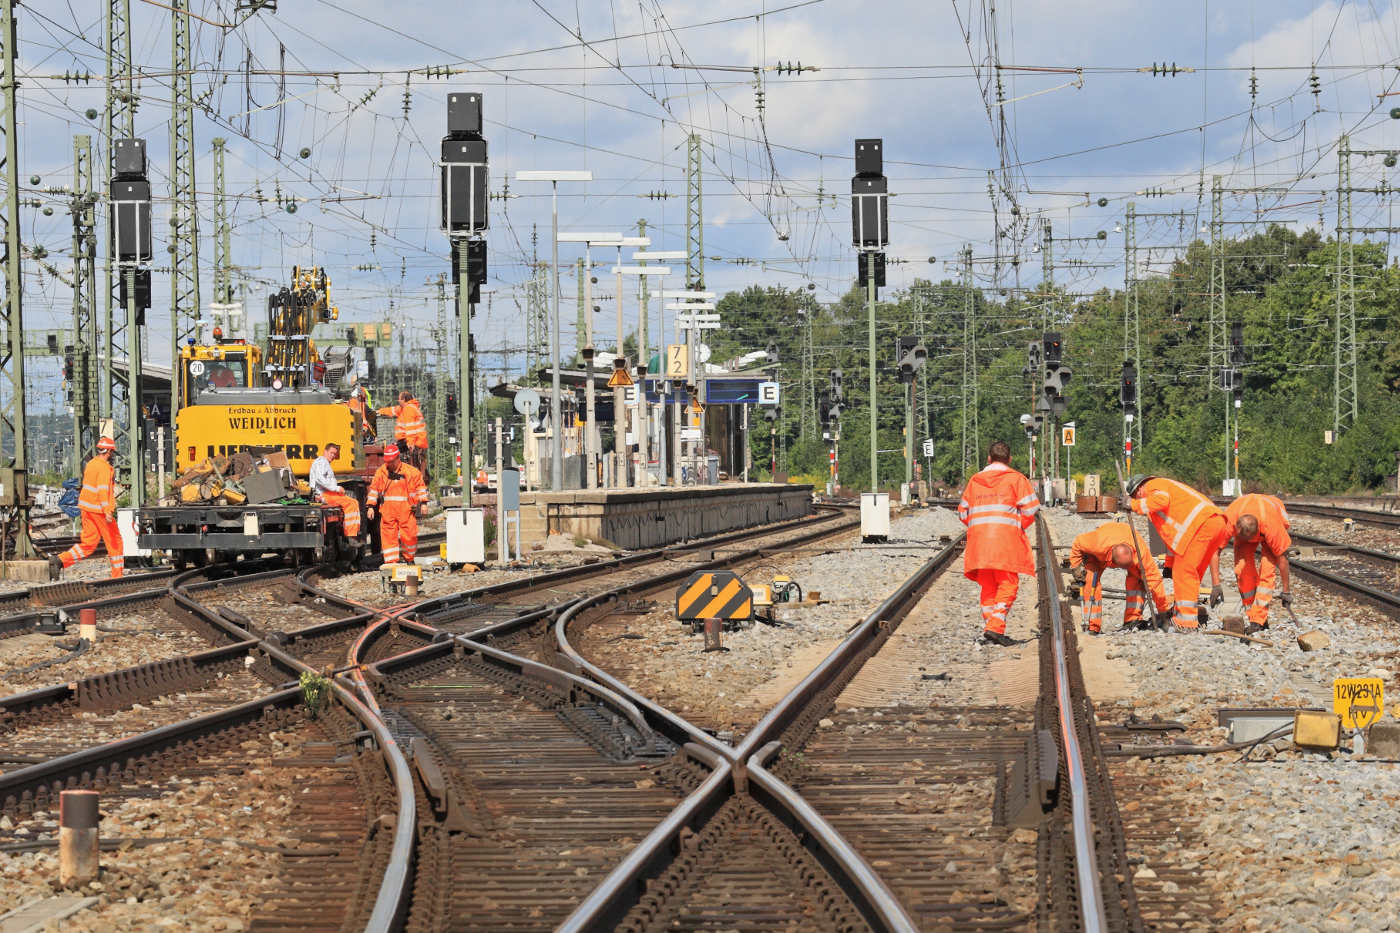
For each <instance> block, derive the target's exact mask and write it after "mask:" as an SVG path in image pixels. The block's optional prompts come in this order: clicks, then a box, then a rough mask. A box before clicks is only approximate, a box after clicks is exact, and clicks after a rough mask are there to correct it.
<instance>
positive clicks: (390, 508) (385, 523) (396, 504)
mask: <svg viewBox="0 0 1400 933" xmlns="http://www.w3.org/2000/svg"><path fill="white" fill-rule="evenodd" d="M381 500H382V501H383V503H384V511H383V514H382V515H381V516H380V519H379V540H380V544H381V548H382V550H383V552H384V563H386V564H397V563H399V561H400V559H402V560H403V562H404V563H405V564H411V563H413V558H414V557H416V556H417V554H418V515H419V513H421V511H422V510H423V509H424V508H426V503H427V501H428V488H427V487H426V486H424V485H423V474H422V473H419V472H418V469H417V468H416V467H414V466H413V465H412V464H408V463H400V462H399V449H398V448H397V447H388V448H385V450H384V464H383V465H382V466H381V467H380V468H379V469H378V470H375V471H374V478H373V479H372V480H370V484H369V496H368V497H367V499H366V500H365V504H366V506H367V511H366V513H365V514H366V515H368V516H369V518H370V520H371V521H372V520H373V519H374V515H375V511H376V509H377V507H378V506H379V503H380V501H381Z"/></svg>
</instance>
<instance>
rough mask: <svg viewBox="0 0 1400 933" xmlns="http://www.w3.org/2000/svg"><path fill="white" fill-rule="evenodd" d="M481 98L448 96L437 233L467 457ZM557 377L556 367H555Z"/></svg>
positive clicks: (480, 194) (484, 200) (480, 205)
mask: <svg viewBox="0 0 1400 933" xmlns="http://www.w3.org/2000/svg"><path fill="white" fill-rule="evenodd" d="M482 108H483V101H482V95H481V93H480V92H479V91H450V92H448V94H447V135H446V136H444V137H443V139H442V150H441V152H442V159H441V162H440V163H439V168H440V170H441V189H440V192H439V194H440V199H441V207H442V217H441V220H442V224H441V226H442V232H443V233H445V234H446V235H447V238H448V240H449V241H450V242H451V244H452V259H453V262H452V283H453V284H454V285H455V286H457V319H458V321H459V324H458V328H457V331H458V337H459V341H460V342H459V345H458V373H457V376H458V380H457V385H458V387H459V390H460V392H461V393H462V397H461V404H460V406H459V410H458V424H457V426H456V427H457V432H456V433H457V436H458V437H459V438H461V446H462V450H464V451H466V452H467V454H468V456H470V454H471V449H472V434H471V418H472V383H471V377H472V372H471V365H472V338H471V319H472V313H473V308H474V306H475V305H476V304H477V303H478V302H479V301H480V300H481V286H482V285H483V284H485V282H486V240H485V239H483V238H482V235H483V234H484V233H485V232H486V230H488V229H489V228H490V217H489V215H488V213H487V209H486V208H487V205H488V203H489V200H490V199H489V198H488V197H487V180H488V177H489V176H488V164H489V159H488V152H487V145H486V139H485V137H483V136H482V134H481V130H482ZM555 369H556V376H557V371H558V365H557V364H556V366H555ZM462 504H463V505H464V506H470V505H471V484H470V483H463V484H462Z"/></svg>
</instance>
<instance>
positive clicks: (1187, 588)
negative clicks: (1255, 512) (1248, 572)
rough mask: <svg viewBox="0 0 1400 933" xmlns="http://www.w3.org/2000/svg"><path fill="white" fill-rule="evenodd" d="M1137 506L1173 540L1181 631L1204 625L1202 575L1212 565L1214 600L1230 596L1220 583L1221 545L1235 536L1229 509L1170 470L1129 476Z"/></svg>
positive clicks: (1134, 508) (1175, 593) (1132, 502)
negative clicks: (1171, 476) (1167, 473)
mask: <svg viewBox="0 0 1400 933" xmlns="http://www.w3.org/2000/svg"><path fill="white" fill-rule="evenodd" d="M1127 493H1128V496H1129V497H1130V499H1129V502H1127V503H1124V505H1125V506H1127V507H1130V508H1131V509H1132V511H1134V512H1137V513H1139V514H1142V515H1146V516H1147V518H1148V520H1149V521H1151V522H1152V524H1153V526H1155V527H1156V529H1157V533H1158V534H1160V535H1161V536H1162V540H1163V541H1165V542H1166V545H1167V551H1168V556H1167V565H1168V566H1169V567H1171V569H1172V598H1173V600H1174V602H1175V603H1176V616H1175V617H1174V618H1173V619H1172V622H1173V624H1174V625H1175V626H1176V630H1177V631H1178V632H1194V631H1196V630H1197V628H1199V627H1200V618H1199V616H1200V598H1201V593H1200V589H1201V580H1203V579H1204V578H1205V574H1206V570H1207V568H1209V570H1210V577H1211V583H1212V587H1211V591H1210V605H1212V606H1218V605H1220V604H1221V603H1222V602H1224V601H1225V589H1224V587H1222V586H1221V585H1220V549H1221V548H1222V547H1224V546H1225V542H1227V541H1229V540H1230V526H1229V523H1228V522H1227V521H1226V520H1225V513H1224V512H1222V511H1220V509H1218V508H1216V507H1215V503H1213V502H1211V501H1210V500H1209V499H1207V498H1206V497H1205V496H1203V495H1202V494H1201V493H1199V492H1197V491H1196V490H1194V489H1192V488H1191V487H1190V486H1187V485H1186V484H1185V483H1179V482H1177V481H1176V480H1174V479H1167V478H1166V477H1164V476H1130V477H1128V488H1127Z"/></svg>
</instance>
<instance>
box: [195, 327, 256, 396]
mask: <svg viewBox="0 0 1400 933" xmlns="http://www.w3.org/2000/svg"><path fill="white" fill-rule="evenodd" d="M262 364H263V353H262V348H261V347H259V346H258V345H257V344H255V343H245V342H243V341H241V340H233V341H227V342H224V341H221V342H219V343H214V344H206V345H203V346H185V347H181V348H180V405H181V407H184V406H185V405H192V404H194V400H195V399H197V398H198V397H199V393H201V392H203V391H204V390H205V389H210V388H213V389H246V388H252V387H254V386H260V385H262Z"/></svg>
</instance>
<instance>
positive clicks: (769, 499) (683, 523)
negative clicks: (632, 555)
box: [520, 483, 812, 550]
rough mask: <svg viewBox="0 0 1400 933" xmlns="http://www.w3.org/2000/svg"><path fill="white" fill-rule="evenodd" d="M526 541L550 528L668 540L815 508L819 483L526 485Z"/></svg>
mask: <svg viewBox="0 0 1400 933" xmlns="http://www.w3.org/2000/svg"><path fill="white" fill-rule="evenodd" d="M520 500H521V502H520V513H521V520H520V537H521V544H522V546H524V547H529V546H530V544H532V543H535V542H539V541H543V540H544V538H545V535H546V533H547V532H557V533H560V534H564V535H567V536H570V537H575V536H577V537H582V538H587V539H589V540H590V541H597V542H599V543H609V544H614V545H616V546H618V547H621V548H626V549H628V550H639V549H642V548H651V547H660V546H662V545H666V544H675V543H676V542H678V541H685V540H688V539H693V538H700V537H705V536H707V535H715V534H720V533H722V532H725V531H734V530H737V529H740V528H750V527H753V526H754V525H764V524H768V523H770V522H780V521H786V520H788V519H793V518H800V517H802V516H804V515H808V514H810V513H811V511H812V487H811V486H797V485H786V484H768V483H751V484H748V485H738V484H727V485H723V486H684V487H680V488H676V487H661V488H650V489H594V490H580V491H576V492H559V493H553V492H537V493H522V494H521V496H520Z"/></svg>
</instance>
